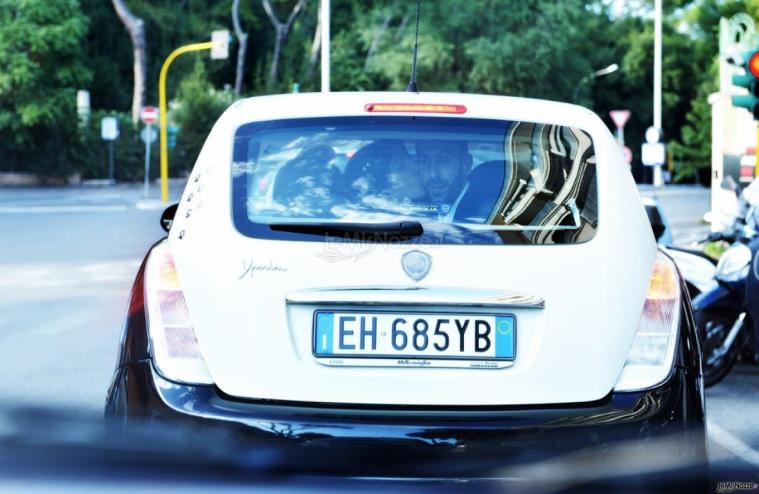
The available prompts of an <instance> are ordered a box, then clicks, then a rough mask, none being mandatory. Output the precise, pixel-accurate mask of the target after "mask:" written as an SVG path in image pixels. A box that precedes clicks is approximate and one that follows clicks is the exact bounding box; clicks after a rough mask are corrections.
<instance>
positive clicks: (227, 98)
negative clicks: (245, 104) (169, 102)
mask: <svg viewBox="0 0 759 494" xmlns="http://www.w3.org/2000/svg"><path fill="white" fill-rule="evenodd" d="M234 100H235V97H234V94H233V93H232V92H231V91H230V90H228V89H226V90H222V91H219V90H217V89H214V87H213V86H212V85H211V84H210V83H209V82H208V72H207V71H206V67H205V64H204V63H203V62H202V61H200V60H197V61H196V62H195V68H194V70H193V71H192V73H191V74H190V75H189V76H188V77H187V78H185V79H184V80H183V81H182V82H181V84H180V85H179V92H178V95H177V104H176V105H175V106H176V108H175V109H174V110H171V111H170V112H169V119H170V120H171V121H172V122H174V123H175V124H176V125H177V127H179V134H178V136H177V147H176V149H175V150H174V152H172V153H170V156H171V160H170V165H171V173H172V174H175V175H176V174H177V172H179V171H188V170H190V169H191V168H192V166H193V165H194V164H195V160H196V159H197V157H198V154H199V153H200V149H201V148H202V147H203V143H204V142H205V140H206V137H207V136H208V133H209V132H210V131H211V128H212V127H213V124H214V123H215V122H216V120H217V119H218V118H219V117H220V116H221V114H222V113H223V112H224V110H226V109H227V107H228V106H229V105H231V104H232V103H233V102H234Z"/></svg>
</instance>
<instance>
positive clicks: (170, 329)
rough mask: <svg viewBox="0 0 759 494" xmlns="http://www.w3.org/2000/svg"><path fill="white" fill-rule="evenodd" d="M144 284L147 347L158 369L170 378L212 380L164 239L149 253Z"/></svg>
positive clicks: (177, 379)
mask: <svg viewBox="0 0 759 494" xmlns="http://www.w3.org/2000/svg"><path fill="white" fill-rule="evenodd" d="M145 285H146V286H145V299H146V302H147V303H146V306H147V310H148V332H149V334H150V348H151V354H152V355H153V361H154V362H155V366H156V368H157V369H158V371H159V372H160V373H161V375H163V376H164V377H166V378H167V379H170V380H172V381H178V382H183V383H190V384H213V380H212V379H211V375H210V374H209V373H208V368H207V367H206V363H205V361H204V360H203V355H202V353H201V352H200V346H199V345H198V340H197V339H196V338H195V331H193V329H192V324H191V323H190V315H189V313H188V311H187V304H186V303H185V299H184V294H183V293H182V288H181V286H180V284H179V275H178V273H177V269H176V266H175V265H174V258H173V257H172V256H171V252H170V251H169V246H168V244H167V243H162V244H160V245H157V246H156V247H155V248H154V249H153V251H152V252H151V253H150V258H149V259H148V264H147V267H146V277H145Z"/></svg>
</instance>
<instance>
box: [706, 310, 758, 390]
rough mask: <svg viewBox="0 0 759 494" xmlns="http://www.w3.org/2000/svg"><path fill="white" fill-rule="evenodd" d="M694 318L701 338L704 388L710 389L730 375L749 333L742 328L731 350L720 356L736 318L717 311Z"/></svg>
mask: <svg viewBox="0 0 759 494" xmlns="http://www.w3.org/2000/svg"><path fill="white" fill-rule="evenodd" d="M694 316H695V320H696V327H697V328H698V332H699V336H700V338H701V362H702V364H701V365H702V369H703V374H704V386H705V387H707V388H709V387H711V386H714V385H715V384H717V383H718V382H720V381H721V380H723V379H724V378H725V376H727V375H728V374H729V373H730V370H732V368H733V366H734V365H735V361H736V360H737V359H738V355H739V354H740V352H741V349H742V348H743V346H744V345H745V344H746V341H747V338H746V334H747V332H746V331H745V328H742V329H741V330H740V333H739V334H738V337H737V338H736V340H735V341H734V342H733V344H732V346H731V348H728V350H727V351H726V352H724V353H722V354H720V353H721V349H722V345H723V343H724V341H725V338H727V335H728V333H729V332H730V329H731V328H732V326H733V324H734V323H735V318H731V317H728V316H726V315H725V314H724V313H722V312H716V311H715V312H700V313H696V314H695V315H694Z"/></svg>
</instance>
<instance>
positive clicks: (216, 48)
mask: <svg viewBox="0 0 759 494" xmlns="http://www.w3.org/2000/svg"><path fill="white" fill-rule="evenodd" d="M211 42H212V43H213V48H211V59H212V60H226V59H227V58H229V31H227V30H226V29H225V30H222V31H213V32H212V33H211Z"/></svg>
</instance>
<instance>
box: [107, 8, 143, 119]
mask: <svg viewBox="0 0 759 494" xmlns="http://www.w3.org/2000/svg"><path fill="white" fill-rule="evenodd" d="M111 3H112V4H113V8H114V10H116V15H118V16H119V19H121V22H122V23H123V24H124V27H126V29H127V31H128V32H129V37H130V38H131V39H132V48H133V49H134V91H133V93H132V122H133V123H135V124H137V122H138V121H139V120H140V112H141V111H142V107H143V106H144V105H145V73H146V71H147V55H146V49H145V46H146V42H145V23H144V22H143V21H142V19H140V18H139V17H136V16H135V15H134V14H132V13H131V12H130V11H129V9H128V8H127V6H126V4H125V3H124V0H111Z"/></svg>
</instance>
